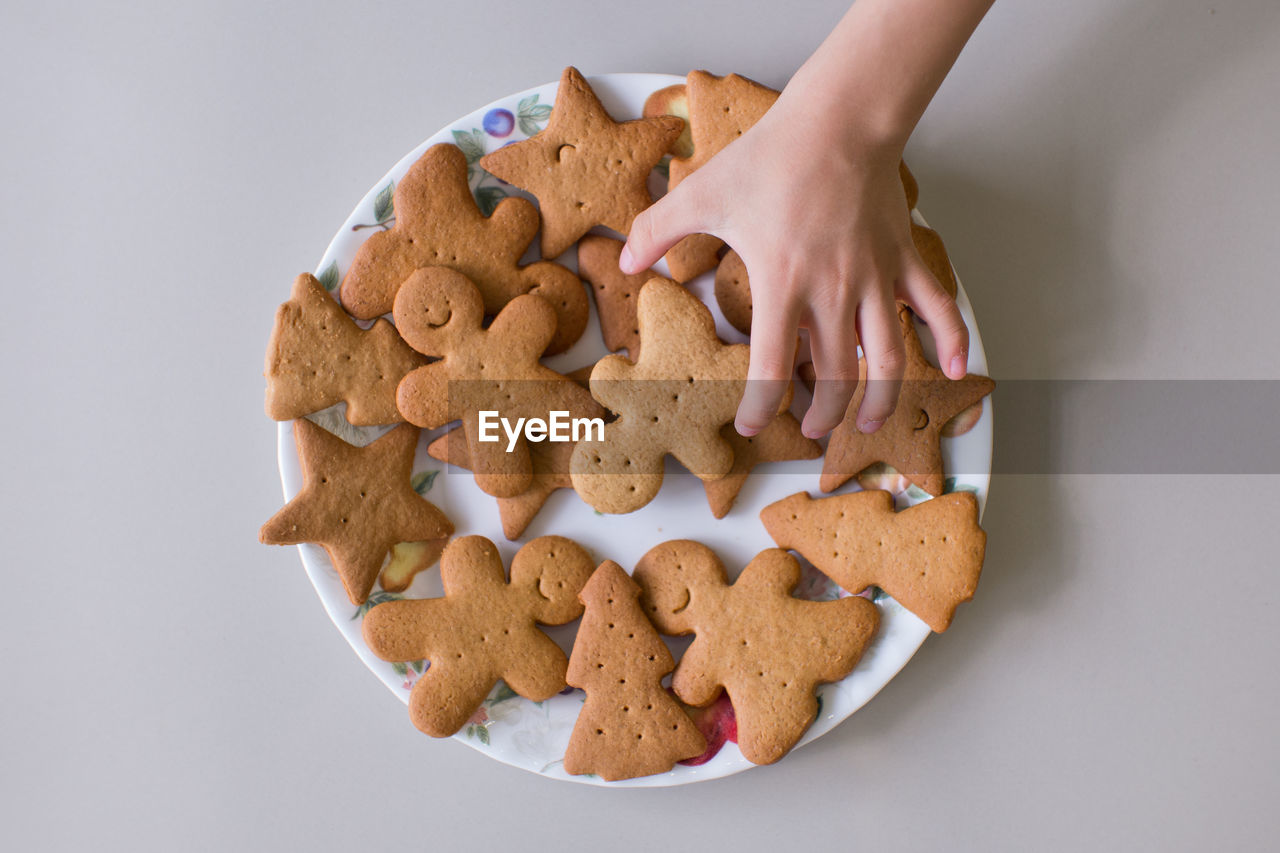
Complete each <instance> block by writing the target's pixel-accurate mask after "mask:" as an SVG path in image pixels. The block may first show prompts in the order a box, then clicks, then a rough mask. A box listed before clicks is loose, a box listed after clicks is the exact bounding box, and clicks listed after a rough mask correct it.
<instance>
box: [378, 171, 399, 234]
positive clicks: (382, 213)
mask: <svg viewBox="0 0 1280 853" xmlns="http://www.w3.org/2000/svg"><path fill="white" fill-rule="evenodd" d="M395 195H396V182H395V181H389V182H388V183H387V185H386V186H385V187H383V188H382V189H381V190H379V191H378V195H377V196H376V197H375V198H374V200H373V218H374V219H376V220H377V221H378V223H379V224H382V223H383V222H386V221H387V220H388V219H390V218H391V217H392V215H393V214H394V213H395V212H396V199H395Z"/></svg>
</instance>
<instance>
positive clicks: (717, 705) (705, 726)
mask: <svg viewBox="0 0 1280 853" xmlns="http://www.w3.org/2000/svg"><path fill="white" fill-rule="evenodd" d="M688 711H689V716H690V717H692V718H693V722H694V725H696V726H697V727H698V731H700V732H702V736H703V737H705V738H706V739H707V751H706V752H704V753H702V755H699V756H698V757H696V758H689V759H686V760H684V761H681V762H680V763H681V764H684V765H687V766H689V767H697V766H698V765H699V764H706V763H707V762H708V761H710V760H711V759H713V758H715V757H716V754H717V753H718V752H720V748H721V747H722V746H724V744H725V741H730V740H731V741H733V742H734V743H737V742H738V718H737V716H735V715H734V713H733V703H732V702H730V701H729V694H728V693H721V694H720V698H719V699H717V700H716V701H714V702H712V703H711V704H710V705H708V706H707V707H705V708H689V709H688Z"/></svg>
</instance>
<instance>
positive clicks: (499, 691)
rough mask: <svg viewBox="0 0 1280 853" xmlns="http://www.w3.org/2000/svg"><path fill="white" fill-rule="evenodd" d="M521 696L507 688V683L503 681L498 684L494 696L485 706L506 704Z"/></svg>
mask: <svg viewBox="0 0 1280 853" xmlns="http://www.w3.org/2000/svg"><path fill="white" fill-rule="evenodd" d="M519 695H520V694H519V693H516V692H515V691H514V690H512V689H511V688H510V687H508V686H507V682H505V681H501V682H499V683H498V686H497V687H495V688H494V689H493V695H492V696H490V697H489V701H488V702H486V703H485V704H486V705H497V704H498V703H499V702H505V701H507V700H508V699H515V698H516V697H517V696H519Z"/></svg>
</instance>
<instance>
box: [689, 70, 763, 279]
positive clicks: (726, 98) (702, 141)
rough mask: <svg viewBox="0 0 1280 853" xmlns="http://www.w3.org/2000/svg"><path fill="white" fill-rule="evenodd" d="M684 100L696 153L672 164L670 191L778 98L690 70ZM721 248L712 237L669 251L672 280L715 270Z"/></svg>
mask: <svg viewBox="0 0 1280 853" xmlns="http://www.w3.org/2000/svg"><path fill="white" fill-rule="evenodd" d="M686 97H687V99H688V111H689V132H690V134H691V135H692V139H693V154H692V155H690V156H688V157H673V158H672V159H671V168H670V175H671V178H670V182H669V186H670V188H671V189H675V188H676V187H677V186H679V184H680V182H681V181H683V180H684V179H685V178H687V177H688V176H689V175H690V174H691V173H692V172H693V171H694V170H695V169H697V168H698V167H700V166H702V165H703V164H705V163H706V162H707V161H708V160H710V159H711V158H712V157H714V156H715V155H716V154H718V153H720V151H721V150H722V149H723V148H724V147H725V146H726V145H728V144H729V143H730V142H733V141H734V140H735V139H737V138H738V137H739V136H741V135H742V134H743V133H744V132H746V131H747V130H748V129H750V127H751V126H752V125H754V124H755V123H756V122H757V121H759V120H760V117H761V116H763V115H764V114H765V113H766V112H767V111H768V110H769V107H771V106H773V102H774V101H776V100H777V99H778V93H777V92H776V91H775V90H773V89H770V88H769V87H768V86H762V85H761V84H759V83H757V82H755V81H754V80H748V79H747V78H746V77H741V76H739V75H737V74H730V75H728V76H727V77H717V76H715V75H714V74H709V73H708V72H706V71H690V72H689V76H688V77H687V78H686ZM722 245H723V243H722V242H721V241H720V240H719V239H718V238H716V237H712V236H711V235H710V234H693V235H690V236H688V237H686V238H684V239H683V240H681V241H680V242H679V243H677V244H676V245H675V246H673V247H672V248H671V250H670V251H669V252H667V255H666V257H667V268H668V269H669V270H670V271H671V277H672V278H674V279H675V280H676V281H678V282H682V283H683V282H686V281H689V280H690V279H693V278H695V277H697V276H699V275H701V274H702V273H704V272H706V271H707V270H709V269H712V268H713V267H715V265H716V253H717V251H718V250H719V249H720V247H721V246H722Z"/></svg>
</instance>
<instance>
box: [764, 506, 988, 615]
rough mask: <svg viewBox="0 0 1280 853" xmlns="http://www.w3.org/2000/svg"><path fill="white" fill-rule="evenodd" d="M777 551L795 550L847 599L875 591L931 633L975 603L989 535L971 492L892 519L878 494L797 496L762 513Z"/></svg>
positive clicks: (912, 509)
mask: <svg viewBox="0 0 1280 853" xmlns="http://www.w3.org/2000/svg"><path fill="white" fill-rule="evenodd" d="M760 519H761V520H762V521H763V522H764V526H765V529H767V530H768V531H769V535H770V536H772V537H773V541H775V542H777V543H778V545H779V547H782V548H789V549H791V550H793V551H797V552H798V553H800V555H801V556H803V557H804V558H805V559H806V560H808V561H809V562H811V563H813V564H814V565H815V566H817V567H818V568H819V569H820V570H821V571H822V572H823V574H825V575H827V577H829V578H831V579H832V580H833V581H835V582H836V583H838V584H840V586H842V587H844V588H845V589H846V590H848V591H849V592H852V593H858V592H862V591H863V590H865V589H866V588H867V587H869V586H872V585H875V586H878V587H880V588H881V589H883V590H884V591H885V592H887V593H889V595H891V596H893V598H894V600H896V601H897V602H898V603H899V604H901V605H902V606H903V607H905V608H907V609H908V610H910V611H911V612H912V613H914V614H915V615H916V616H919V617H920V618H921V619H922V620H924V622H926V623H927V624H928V625H929V627H930V628H932V629H933V630H934V631H938V632H942V631H945V630H947V626H948V625H950V624H951V618H952V617H953V616H954V615H955V612H956V607H957V606H958V605H959V604H961V603H962V602H965V601H968V600H969V599H971V598H973V593H974V590H975V589H977V587H978V578H979V576H980V575H981V574H982V560H983V556H984V555H985V552H986V544H987V534H986V533H984V532H983V530H982V528H981V527H979V526H978V501H977V498H975V497H974V496H973V493H972V492H952V493H951V494H947V495H941V496H940V497H936V498H933V499H932V500H927V501H925V502H924V503H920V504H916V505H915V506H913V507H911V508H909V509H904V510H903V511H902V512H894V510H893V496H892V495H891V494H889V493H888V492H884V491H879V490H877V491H869V492H852V493H850V494H847V495H836V496H834V497H829V498H821V499H819V500H813V499H812V498H810V497H809V495H808V493H807V492H799V493H797V494H794V495H791V496H790V497H788V498H784V499H782V500H780V501H778V502H777V503H773V504H770V505H769V506H767V507H765V508H764V509H763V510H761V512H760Z"/></svg>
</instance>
